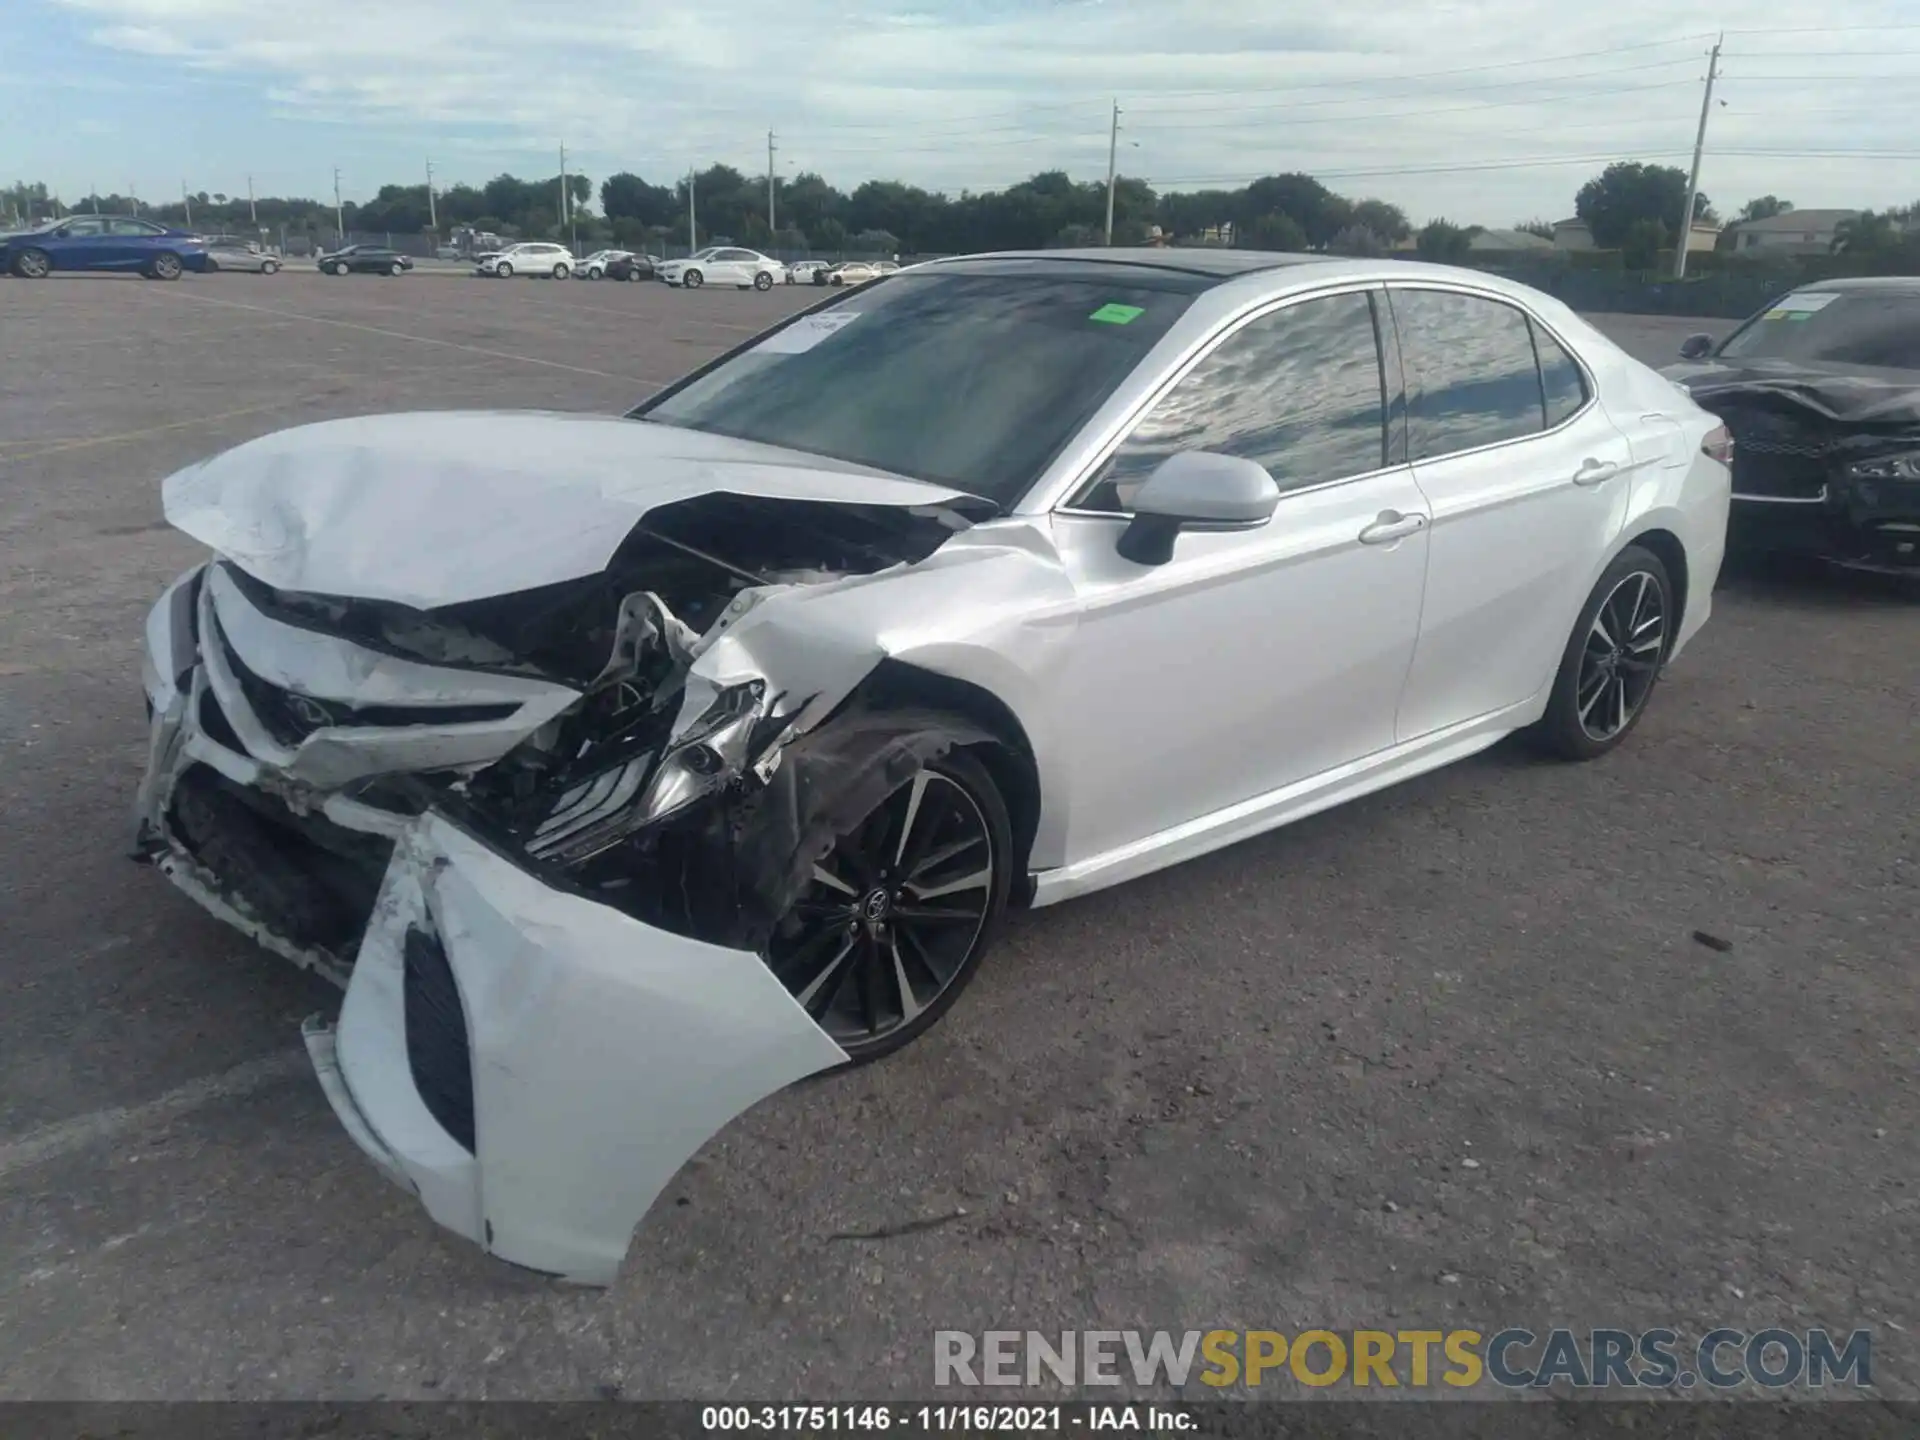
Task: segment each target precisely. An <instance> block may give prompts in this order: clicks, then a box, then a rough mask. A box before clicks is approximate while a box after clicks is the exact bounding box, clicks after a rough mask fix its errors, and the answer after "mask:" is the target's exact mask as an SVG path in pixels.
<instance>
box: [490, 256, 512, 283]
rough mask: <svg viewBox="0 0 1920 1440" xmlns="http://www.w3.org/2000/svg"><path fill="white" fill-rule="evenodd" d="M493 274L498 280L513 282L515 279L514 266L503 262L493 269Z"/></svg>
mask: <svg viewBox="0 0 1920 1440" xmlns="http://www.w3.org/2000/svg"><path fill="white" fill-rule="evenodd" d="M493 274H494V278H495V279H497V280H511V279H512V278H513V266H511V265H509V264H508V263H507V262H506V261H504V260H502V261H501V262H500V263H499V264H498V265H496V266H494V267H493Z"/></svg>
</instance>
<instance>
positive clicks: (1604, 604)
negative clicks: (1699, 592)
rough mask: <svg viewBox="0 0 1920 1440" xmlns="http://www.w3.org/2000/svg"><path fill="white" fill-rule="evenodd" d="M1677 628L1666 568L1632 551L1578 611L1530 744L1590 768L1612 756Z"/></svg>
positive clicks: (1649, 694) (1649, 692)
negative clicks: (1586, 762)
mask: <svg viewBox="0 0 1920 1440" xmlns="http://www.w3.org/2000/svg"><path fill="white" fill-rule="evenodd" d="M1679 624H1680V616H1679V613H1678V610H1677V607H1676V606H1675V605H1674V599H1673V580H1672V578H1671V577H1670V576H1669V575H1668V574H1667V567H1666V565H1665V564H1663V563H1662V562H1661V559H1660V557H1659V556H1658V555H1656V554H1654V553H1653V552H1652V551H1651V550H1647V549H1644V548H1642V547H1641V546H1639V545H1629V546H1628V547H1627V548H1626V549H1625V550H1622V551H1621V552H1620V553H1619V555H1617V556H1615V557H1614V561H1613V563H1612V564H1611V565H1609V566H1607V568H1606V570H1605V572H1604V573H1603V574H1602V575H1601V576H1600V579H1599V580H1598V581H1597V582H1596V583H1595V585H1594V587H1593V593H1592V594H1590V595H1589V596H1587V603H1586V604H1584V605H1582V606H1581V607H1580V618H1579V619H1578V620H1577V621H1576V622H1575V623H1574V627H1573V634H1572V635H1571V636H1569V637H1568V639H1567V648H1566V650H1565V651H1564V652H1563V653H1562V654H1561V657H1560V670H1559V673H1558V674H1557V675H1555V676H1554V681H1553V693H1552V694H1551V695H1550V696H1549V697H1548V700H1547V709H1546V713H1545V714H1544V715H1542V716H1541V717H1540V719H1539V720H1538V721H1536V722H1535V723H1534V725H1533V726H1532V727H1531V728H1530V729H1529V730H1528V731H1527V738H1528V739H1529V740H1530V741H1531V742H1532V743H1533V744H1534V746H1535V747H1536V748H1538V749H1540V750H1543V751H1545V752H1546V753H1547V754H1549V755H1553V756H1557V757H1558V758H1560V759H1562V760H1593V759H1597V758H1598V757H1600V756H1602V755H1604V754H1606V753H1607V752H1608V751H1609V750H1611V749H1613V748H1614V747H1615V746H1616V745H1618V744H1619V743H1620V742H1621V741H1622V740H1625V739H1626V738H1627V736H1628V735H1630V734H1632V733H1633V728H1634V726H1636V725H1638V724H1639V723H1640V717H1641V716H1642V715H1644V714H1646V711H1647V702H1648V701H1649V700H1651V699H1652V698H1653V692H1654V689H1655V687H1656V686H1657V685H1658V684H1659V681H1660V667H1661V666H1662V665H1664V664H1665V663H1666V659H1667V655H1668V653H1669V651H1670V650H1671V649H1672V647H1673V636H1674V634H1675V632H1676V631H1677V629H1678V627H1679Z"/></svg>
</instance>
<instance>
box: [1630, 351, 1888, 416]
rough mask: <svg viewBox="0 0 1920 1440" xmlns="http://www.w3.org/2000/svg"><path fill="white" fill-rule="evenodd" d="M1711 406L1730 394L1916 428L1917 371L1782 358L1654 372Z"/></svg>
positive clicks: (1699, 363)
mask: <svg viewBox="0 0 1920 1440" xmlns="http://www.w3.org/2000/svg"><path fill="white" fill-rule="evenodd" d="M1660 373H1661V374H1662V375H1664V376H1666V377H1667V378H1668V379H1669V380H1672V381H1675V382H1676V383H1678V384H1680V385H1682V386H1684V387H1685V388H1686V390H1687V391H1688V393H1689V394H1691V395H1692V396H1693V398H1694V399H1695V400H1696V401H1698V402H1700V403H1701V404H1704V405H1706V406H1707V408H1709V409H1711V408H1712V405H1711V402H1712V401H1713V400H1715V399H1719V398H1728V397H1731V396H1733V395H1735V394H1743V395H1756V396H1758V395H1766V396H1772V397H1776V398H1778V399H1782V400H1786V401H1789V402H1793V403H1797V404H1799V405H1801V406H1804V407H1805V408H1806V409H1808V410H1811V411H1813V412H1814V413H1815V414H1817V415H1820V416H1822V417H1824V418H1825V419H1828V420H1838V421H1842V422H1846V423H1859V424H1862V425H1915V426H1920V374H1917V373H1915V372H1913V371H1910V370H1875V369H1867V368H1864V367H1859V366H1838V365H1813V364H1799V363H1795V362H1792V361H1786V360H1755V361H1750V362H1747V363H1744V364H1743V363H1741V362H1738V361H1717V360H1699V361H1687V362H1684V363H1682V364H1678V365H1668V366H1666V367H1665V368H1664V369H1662V370H1661V372H1660Z"/></svg>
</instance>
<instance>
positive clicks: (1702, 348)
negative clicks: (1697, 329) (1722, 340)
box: [1680, 335, 1713, 360]
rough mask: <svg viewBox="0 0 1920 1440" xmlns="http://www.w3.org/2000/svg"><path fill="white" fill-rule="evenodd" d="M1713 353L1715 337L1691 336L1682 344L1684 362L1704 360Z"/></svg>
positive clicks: (1681, 350) (1681, 356) (1681, 354)
mask: <svg viewBox="0 0 1920 1440" xmlns="http://www.w3.org/2000/svg"><path fill="white" fill-rule="evenodd" d="M1712 353H1713V337H1712V336H1711V335H1689V336H1687V338H1686V339H1684V340H1682V341H1681V342H1680V358H1681V359H1682V360H1704V359H1706V358H1707V356H1709V355H1711V354H1712Z"/></svg>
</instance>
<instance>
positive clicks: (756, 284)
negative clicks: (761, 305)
mask: <svg viewBox="0 0 1920 1440" xmlns="http://www.w3.org/2000/svg"><path fill="white" fill-rule="evenodd" d="M656 273H658V275H659V276H660V278H661V279H662V280H664V281H666V282H667V284H669V285H683V286H685V287H686V288H687V289H689V290H697V289H699V288H700V287H701V286H702V285H708V284H712V285H733V286H737V287H738V288H740V289H742V290H746V289H749V288H751V289H754V290H771V289H772V288H773V287H774V286H776V285H781V284H784V283H785V282H786V278H787V267H786V266H784V265H782V264H781V263H780V262H779V261H778V260H776V259H774V258H773V257H772V256H771V255H762V254H761V253H760V252H759V251H758V250H743V249H741V248H740V247H739V246H737V245H709V246H708V247H707V248H706V249H704V250H696V251H695V252H694V253H693V254H692V255H689V256H688V257H687V258H686V259H685V260H669V261H667V262H666V263H665V264H664V265H661V266H660V267H659V268H658V270H657V272H656Z"/></svg>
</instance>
